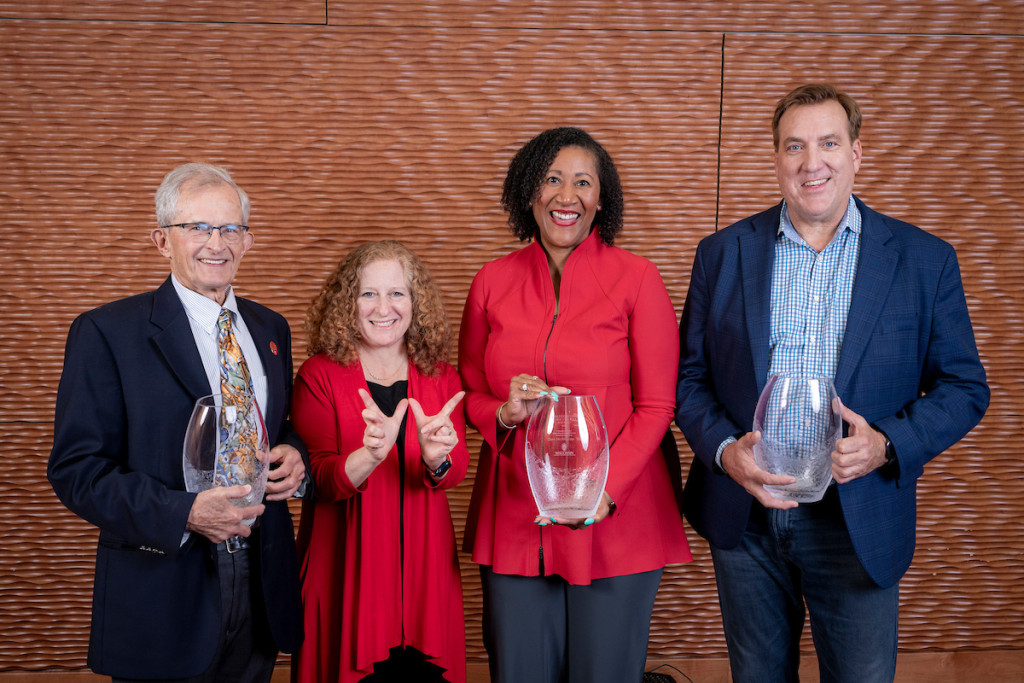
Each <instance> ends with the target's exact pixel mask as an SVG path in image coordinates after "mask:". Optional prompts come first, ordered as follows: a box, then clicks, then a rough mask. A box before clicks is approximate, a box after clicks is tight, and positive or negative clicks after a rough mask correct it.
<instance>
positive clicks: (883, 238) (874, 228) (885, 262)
mask: <svg viewBox="0 0 1024 683" xmlns="http://www.w3.org/2000/svg"><path fill="white" fill-rule="evenodd" d="M855 199H856V198H855ZM856 202H857V208H858V209H859V210H860V214H861V219H862V221H861V236H860V255H859V257H858V258H857V274H856V276H855V277H854V281H853V295H852V298H851V300H850V311H849V313H848V314H847V316H846V330H845V331H844V333H843V346H842V349H840V352H839V363H838V365H837V366H836V380H835V385H836V391H837V392H838V393H839V395H840V396H843V394H844V392H845V391H846V388H847V386H848V385H849V382H850V379H851V378H852V377H853V374H854V372H855V371H856V369H857V365H858V364H859V363H860V359H861V357H862V356H863V355H864V349H865V348H867V345H868V342H869V341H870V340H871V337H872V334H873V332H874V329H875V324H876V323H877V322H878V316H879V315H880V314H881V312H882V308H883V306H884V305H885V302H886V300H887V299H888V296H889V290H890V289H891V287H892V283H893V279H894V277H895V275H896V263H897V261H898V256H897V253H896V251H895V250H894V249H891V248H890V247H887V246H886V245H885V243H886V242H887V241H888V240H889V238H891V237H892V232H891V231H890V230H889V228H888V227H887V226H886V225H885V223H884V222H883V221H882V219H881V218H880V217H879V216H878V214H877V213H875V212H874V211H872V210H871V209H869V208H868V207H867V206H865V205H864V204H863V203H862V202H861V201H860V200H859V199H856Z"/></svg>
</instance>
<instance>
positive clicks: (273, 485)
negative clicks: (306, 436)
mask: <svg viewBox="0 0 1024 683" xmlns="http://www.w3.org/2000/svg"><path fill="white" fill-rule="evenodd" d="M275 463H276V465H277V466H276V467H275V466H274V465H275ZM270 465H271V469H270V474H269V475H268V476H267V500H288V499H289V498H291V497H292V496H294V495H295V492H296V491H298V490H299V486H301V485H302V480H303V479H305V477H306V465H305V463H303V462H302V455H301V454H299V451H298V450H296V449H295V447H294V446H289V445H288V444H284V443H283V444H280V445H277V446H274V447H273V448H271V449H270Z"/></svg>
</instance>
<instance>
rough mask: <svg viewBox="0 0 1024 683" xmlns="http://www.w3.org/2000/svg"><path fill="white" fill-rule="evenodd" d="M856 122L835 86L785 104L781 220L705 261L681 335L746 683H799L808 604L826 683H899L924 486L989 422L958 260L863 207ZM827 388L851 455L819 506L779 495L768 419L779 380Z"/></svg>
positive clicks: (719, 573)
mask: <svg viewBox="0 0 1024 683" xmlns="http://www.w3.org/2000/svg"><path fill="white" fill-rule="evenodd" d="M860 122H861V117H860V111H859V109H858V107H857V104H856V102H854V101H853V100H852V99H851V98H850V97H849V96H847V95H845V94H843V93H839V92H837V91H836V90H835V89H834V88H833V87H831V86H827V85H807V86H801V87H799V88H797V89H795V90H794V91H792V92H791V93H789V94H788V95H787V96H786V97H784V98H783V99H782V100H780V101H779V103H778V106H777V108H776V112H775V119H774V122H773V134H774V138H775V168H776V175H777V177H778V180H779V185H780V188H781V190H782V195H783V199H784V202H783V203H782V204H780V205H778V206H775V207H774V208H771V209H769V210H767V211H765V212H763V213H760V214H757V215H755V216H752V217H750V218H747V219H744V220H742V221H740V222H738V223H736V224H734V225H732V226H730V227H728V228H726V229H725V230H722V231H720V232H717V233H715V234H714V235H710V236H708V237H706V238H705V239H704V240H702V241H701V243H700V245H699V247H698V249H697V253H696V256H695V258H694V264H693V272H692V276H691V279H690V285H689V290H688V292H687V297H686V303H685V307H684V309H683V316H682V320H681V322H680V331H679V334H680V342H681V344H680V345H681V358H680V363H679V385H678V392H677V400H678V409H677V414H676V422H677V424H678V425H679V427H680V428H681V429H682V431H683V434H684V435H685V436H686V439H687V442H688V443H689V444H690V446H691V448H692V449H693V451H694V453H695V457H694V459H693V463H692V465H691V467H690V473H689V477H688V479H687V482H686V488H685V491H684V508H685V512H686V517H687V519H688V520H689V521H690V523H691V524H692V526H693V527H694V529H696V530H697V532H698V533H700V534H701V535H702V536H703V537H705V538H706V539H708V541H709V543H710V546H711V553H712V558H713V560H714V564H715V577H716V581H717V584H718V593H719V599H720V604H721V607H722V619H723V625H724V628H725V635H726V641H727V643H728V646H729V658H730V665H731V668H732V673H733V677H734V680H737V681H795V680H798V678H797V669H798V667H799V654H800V653H799V641H800V633H801V630H802V628H803V623H804V618H805V612H804V604H805V601H806V605H807V612H808V613H809V614H810V620H811V634H812V637H813V639H814V643H815V648H816V650H817V654H818V660H819V669H820V673H821V679H822V680H823V681H824V680H828V681H884V680H892V679H893V677H894V675H895V667H896V645H897V615H898V585H899V584H898V582H899V580H900V578H901V577H902V576H903V574H904V573H905V572H906V570H907V568H908V566H909V565H910V561H911V558H912V557H913V554H914V543H915V514H916V482H917V479H918V477H920V476H921V475H922V474H923V472H924V465H925V464H926V463H927V462H928V461H929V460H931V459H932V458H934V457H935V456H937V455H938V454H939V453H941V452H942V451H943V450H945V449H946V448H948V447H950V446H951V445H953V444H954V443H956V442H957V441H958V440H959V439H961V438H962V437H963V436H964V435H965V434H966V433H967V432H968V431H970V429H971V428H973V427H974V426H975V425H976V424H977V423H978V422H979V420H980V419H981V417H982V415H983V414H984V412H985V409H986V407H987V406H988V399H989V392H988V387H987V385H986V383H985V372H984V369H983V367H982V365H981V362H980V360H979V358H978V351H977V347H976V344H975V340H974V333H973V330H972V328H971V321H970V318H969V316H968V312H967V305H966V300H965V297H964V291H963V285H962V283H961V280H960V270H959V266H958V264H957V259H956V254H955V252H954V251H953V248H952V247H951V246H950V245H949V244H947V243H946V242H943V241H942V240H940V239H938V238H936V237H934V236H932V235H929V234H928V233H926V232H924V231H922V230H920V229H918V228H915V227H914V226H912V225H909V224H907V223H903V222H901V221H897V220H894V219H892V218H889V217H887V216H884V215H882V214H879V213H877V212H875V211H872V210H871V209H870V208H868V207H867V206H866V205H864V203H863V202H861V201H860V200H859V199H857V198H856V197H854V196H853V194H852V193H853V180H854V176H855V175H856V173H857V171H858V170H859V168H860V161H861V142H860ZM811 368H814V369H821V368H825V369H826V374H828V375H829V376H831V377H833V378H834V383H835V386H836V389H837V392H838V394H839V397H840V400H841V401H842V418H843V421H844V423H845V425H844V434H845V436H844V438H841V439H840V440H839V441H838V443H837V444H836V447H835V450H834V452H833V453H832V475H833V477H834V480H835V482H837V484H835V485H832V486H830V487H829V489H828V491H827V492H826V494H825V497H824V499H823V500H822V501H820V502H816V503H806V504H800V505H799V506H798V505H797V503H795V502H792V501H787V500H781V499H778V498H775V497H774V496H772V495H771V494H770V493H769V492H768V491H767V490H766V489H765V485H766V484H767V485H772V484H775V485H785V484H789V483H792V482H794V481H795V479H793V478H791V477H786V476H782V475H777V474H769V473H768V472H765V471H763V470H761V469H759V468H758V467H757V466H756V464H755V461H754V456H753V446H754V444H755V443H757V441H758V440H759V439H760V434H759V433H751V432H750V431H749V430H751V429H752V424H753V415H754V408H755V407H756V404H757V400H758V396H759V394H760V392H761V390H762V389H763V388H764V386H765V384H766V383H767V380H768V378H769V375H771V374H775V373H778V372H780V371H796V372H805V371H807V370H808V369H811Z"/></svg>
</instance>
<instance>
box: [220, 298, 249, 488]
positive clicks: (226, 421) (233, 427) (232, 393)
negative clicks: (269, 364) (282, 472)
mask: <svg viewBox="0 0 1024 683" xmlns="http://www.w3.org/2000/svg"><path fill="white" fill-rule="evenodd" d="M217 348H218V350H219V351H220V394H221V405H222V409H221V418H220V431H221V438H220V444H221V446H220V450H219V452H218V455H217V471H216V473H215V475H214V481H215V482H216V483H217V484H218V485H219V486H232V485H235V484H245V483H248V482H250V481H251V480H252V478H253V476H254V474H255V472H254V469H255V464H256V459H255V458H254V457H252V456H253V454H255V452H256V438H257V432H256V424H255V421H254V419H250V418H255V416H254V415H250V413H251V411H252V410H254V406H255V405H256V397H255V395H254V394H253V391H252V380H251V377H250V376H249V366H248V365H246V363H245V357H244V356H243V355H242V350H241V349H240V348H239V347H238V341H237V340H236V339H235V335H234V333H233V332H232V331H231V311H229V310H228V309H226V308H225V309H222V310H221V312H220V316H219V317H218V318H217Z"/></svg>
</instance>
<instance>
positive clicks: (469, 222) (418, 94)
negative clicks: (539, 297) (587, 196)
mask: <svg viewBox="0 0 1024 683" xmlns="http://www.w3.org/2000/svg"><path fill="white" fill-rule="evenodd" d="M0 32H2V33H0V39H2V45H3V47H0V50H2V51H3V52H2V54H3V59H4V62H5V66H6V68H5V70H4V71H3V74H2V75H0V84H2V85H0V87H2V90H3V92H4V94H5V97H4V99H3V101H2V103H0V123H2V127H0V140H2V145H3V149H4V155H5V161H6V162H7V163H5V164H3V165H2V166H0V196H2V197H3V200H2V201H3V202H4V215H5V223H4V227H3V233H2V239H3V249H2V250H0V269H2V272H3V273H4V278H5V282H4V286H3V288H2V293H0V295H2V296H3V300H4V303H5V306H4V310H5V322H6V325H5V333H4V337H3V344H4V348H3V350H4V352H5V355H4V356H3V357H2V358H0V367H2V369H3V373H4V380H3V381H4V384H5V387H6V388H7V391H6V392H5V393H4V396H3V397H0V402H2V405H3V406H4V408H5V409H7V414H12V411H14V410H20V411H25V410H27V411H28V412H27V414H28V415H30V416H31V417H30V419H31V420H32V421H33V422H34V423H36V424H43V425H44V426H45V427H47V428H48V425H45V423H46V422H47V421H49V420H50V418H51V415H52V402H53V397H54V392H55V389H56V382H57V379H58V376H59V370H60V360H61V352H62V348H63V337H64V335H65V333H66V330H67V327H68V325H69V324H70V321H71V320H72V318H73V317H74V316H75V315H76V314H77V313H79V312H81V311H82V310H85V309H88V308H90V307H92V306H95V305H97V304H99V303H102V302H104V301H107V300H110V299H112V298H116V297H120V296H125V295H127V294H131V293H134V292H137V291H141V290H144V289H146V288H151V287H153V286H155V285H156V284H157V283H158V282H159V281H160V279H162V277H163V275H162V274H163V273H166V269H167V266H166V262H164V261H163V260H162V259H161V258H160V257H159V256H158V255H157V254H156V253H155V249H154V248H153V247H152V246H151V245H150V244H149V243H148V234H149V231H150V230H151V229H152V226H153V218H152V209H151V206H152V193H153V190H154V189H155V187H156V185H157V184H158V183H159V180H160V178H161V176H162V174H163V173H164V172H165V171H167V170H168V169H169V168H171V167H173V166H174V165H176V164H178V163H180V162H182V161H185V160H189V159H194V158H203V159H209V160H212V161H215V162H218V163H224V164H226V165H227V166H229V167H230V168H231V169H233V170H234V171H235V175H236V177H237V178H238V180H239V181H240V183H241V184H242V185H243V186H244V187H245V188H246V189H247V190H248V191H249V192H250V194H251V195H252V197H253V214H252V218H251V220H250V223H251V224H252V225H253V227H254V232H255V235H256V246H255V247H254V249H253V251H252V252H250V254H249V255H248V256H247V258H246V262H245V263H244V265H243V267H242V272H241V274H240V278H239V282H238V290H239V291H240V292H242V293H244V294H246V295H249V296H253V297H254V298H256V299H258V300H260V301H262V302H264V303H267V304H268V305H270V306H272V307H274V308H276V309H278V310H280V311H282V312H283V313H285V314H286V315H287V316H288V318H289V320H290V321H291V323H292V326H293V330H294V331H295V334H296V336H297V337H298V342H299V343H298V345H297V346H298V349H297V352H296V360H297V361H301V359H302V357H303V355H304V354H303V352H302V343H303V341H302V340H303V337H304V334H303V332H302V320H303V313H304V309H305V306H306V303H307V302H308V300H309V298H310V297H311V296H312V295H313V294H314V292H315V291H316V290H317V289H318V288H319V286H320V283H321V282H322V281H323V278H324V277H325V276H326V275H327V273H328V271H329V270H330V269H331V268H332V267H333V266H334V265H335V264H336V263H337V261H338V259H339V258H340V257H341V256H342V255H343V254H344V253H345V252H346V251H347V250H348V249H349V248H351V247H352V246H353V245H355V244H356V243H358V242H361V241H364V240H367V239H374V238H381V237H400V238H401V239H403V240H404V241H406V242H407V243H408V244H410V245H411V246H412V247H413V248H414V249H416V250H417V251H418V252H419V253H421V254H422V255H423V256H424V258H425V259H426V260H427V262H428V263H429V265H430V267H431V269H432V271H433V272H434V274H435V276H437V278H438V279H439V280H440V282H441V285H442V287H443V289H444V291H445V293H446V295H447V302H448V310H449V313H450V315H451V317H452V319H453V321H454V322H455V323H456V326H457V322H458V319H459V317H460V315H461V303H462V300H463V298H464V294H465V292H466V291H467V290H468V288H469V283H470V280H471V278H472V276H473V274H474V273H475V272H476V270H477V269H478V268H479V267H480V266H481V265H482V264H483V263H485V262H486V261H488V260H490V259H493V258H495V257H497V256H499V255H501V254H504V253H507V252H508V251H509V250H511V249H513V248H515V246H516V245H515V244H514V243H513V241H512V240H511V238H510V235H509V234H508V232H507V230H506V228H505V227H504V215H503V213H502V212H501V210H500V207H499V205H498V197H499V195H500V186H501V180H502V178H503V175H504V169H505V167H506V166H507V163H508V160H509V159H510V158H511V155H512V154H513V152H514V151H515V150H516V149H517V148H518V147H519V146H520V145H521V144H522V143H523V142H525V140H526V139H528V138H529V137H531V136H532V135H534V134H536V133H537V132H539V131H541V130H543V129H545V128H547V127H550V126H553V125H558V124H565V123H573V124H579V125H582V126H585V127H586V128H588V129H589V130H590V131H591V132H592V133H593V134H594V135H595V136H597V137H598V139H601V140H603V141H605V142H606V143H607V145H608V148H609V149H610V151H611V152H612V154H613V155H614V157H615V158H616V159H617V161H618V164H619V166H620V168H621V172H622V178H623V183H624V185H625V187H626V190H627V226H626V232H625V234H624V235H623V237H622V244H624V245H625V246H627V247H632V248H635V249H636V251H638V252H641V253H644V254H646V255H648V256H650V257H651V258H653V259H654V260H655V261H656V262H657V263H658V265H659V266H660V267H661V268H662V271H663V273H664V275H665V278H666V280H667V282H668V285H669V288H670V291H671V292H672V294H673V297H674V299H675V300H676V302H678V303H681V301H682V296H683V292H684V291H685V277H686V272H687V270H688V267H689V258H690V257H691V256H692V252H693V248H694V246H695V244H696V241H697V239H698V238H699V237H700V236H701V235H703V234H705V233H706V232H707V231H709V230H711V229H713V226H714V220H715V219H714V207H715V197H714V192H715V165H716V150H715V147H716V142H717V125H718V123H717V114H718V106H719V99H720V93H719V83H720V64H721V53H720V48H721V39H720V37H717V36H706V35H697V36H693V35H684V36H680V35H675V34H666V35H663V36H660V37H659V40H658V41H651V40H648V39H647V37H646V36H644V35H642V34H636V33H630V32H592V33H587V34H583V33H579V32H575V33H570V34H567V35H566V34H562V33H559V32H554V31H534V32H529V33H526V34H522V35H519V34H517V35H514V36H510V35H509V34H507V33H503V32H499V31H469V30H449V31H442V30H438V29H426V30H423V31H418V32H415V33H413V34H410V33H409V32H408V31H405V30H395V29H383V28H371V29H361V30H359V31H348V30H341V29H323V28H321V29H317V30H316V31H311V30H310V29H308V28H296V27H280V26H258V27H254V26H237V25H225V26H219V27H218V29H217V31H209V30H204V29H202V28H200V27H196V26H191V25H178V24H131V23H122V22H118V23H104V22H100V23H89V22H55V23H48V22H29V21H7V22H0ZM29 235H30V236H31V239H26V236H29ZM41 330H43V332H42V333H41ZM29 340H31V342H30V341H29ZM36 436H37V437H38V439H37V440H36V441H34V442H33V446H34V450H33V452H32V453H31V454H24V455H30V456H31V458H32V460H33V462H34V463H35V466H36V469H35V473H34V477H33V478H32V480H33V481H34V482H36V483H37V484H38V487H39V490H38V491H37V492H34V493H32V494H31V496H30V498H31V501H32V502H33V504H39V505H42V506H43V507H44V509H46V508H49V509H52V510H53V511H54V512H55V513H56V512H58V511H59V510H60V507H59V504H58V503H57V501H56V500H55V499H54V498H53V496H52V494H51V493H49V491H48V490H47V487H46V485H45V482H44V481H43V480H42V479H41V477H42V474H43V471H44V466H45V455H46V452H47V450H48V443H47V441H48V434H47V433H46V432H45V430H41V433H39V434H37V435H36ZM2 447H3V448H9V444H5V445H4V446H2ZM24 455H22V457H24ZM468 495H469V487H468V486H465V487H463V488H461V489H459V490H458V491H457V492H456V493H455V494H454V495H453V497H452V498H453V508H454V509H455V511H456V517H457V520H456V526H457V528H458V529H459V530H460V532H461V528H462V520H463V519H464V516H465V508H466V504H467V501H468ZM19 500H20V498H19ZM20 508H21V506H20V505H14V506H11V507H9V508H7V511H6V512H0V516H3V515H7V516H10V517H14V516H16V515H18V514H19V509H20ZM61 520H62V522H63V523H66V524H67V525H68V526H69V527H70V528H71V529H73V530H74V531H73V533H72V535H71V538H70V539H69V541H68V542H67V543H62V544H61V546H60V550H59V553H60V555H62V556H70V557H76V558H87V557H89V556H91V553H92V544H93V542H94V541H93V538H94V536H93V535H92V533H91V531H90V530H89V528H88V526H87V525H85V524H84V523H82V522H78V521H74V520H73V519H71V518H68V517H66V516H63V517H61ZM6 542H7V541H5V540H3V539H0V554H3V551H4V550H6V548H4V547H3V544H4V543H6ZM19 572H20V570H18V569H14V572H13V578H12V579H11V580H17V581H21V580H22V579H21V575H20V573H19ZM465 573H466V576H467V586H468V587H469V594H470V598H469V599H468V600H467V605H468V607H467V609H468V610H469V611H470V615H471V625H470V643H471V650H472V656H474V657H479V656H480V653H481V646H480V639H479V627H478V624H479V621H478V614H479V597H478V590H477V589H475V585H476V582H477V578H476V573H475V569H474V568H473V567H472V566H471V564H470V563H469V562H468V561H467V563H466V570H465ZM60 578H61V580H62V582H63V584H64V585H63V587H62V589H61V590H60V591H59V592H56V591H55V590H54V586H53V585H47V584H37V590H38V592H39V593H38V595H39V599H41V600H44V601H46V600H51V601H53V602H55V603H59V602H61V601H63V600H65V599H71V600H74V601H77V603H76V611H75V613H76V615H78V616H80V617H81V616H82V615H85V614H87V612H88V610H87V605H88V596H89V593H90V586H91V584H90V582H91V571H88V565H87V563H86V567H85V570H84V571H82V572H80V573H75V574H71V573H69V574H67V575H64V576H61V577H60ZM2 580H3V579H0V581H2ZM30 584H31V582H30ZM704 590H705V591H707V590H709V589H708V585H707V584H705V585H704ZM474 615H476V620H475V621H474V620H473V617H474ZM5 626H6V625H5ZM50 627H51V622H50V620H49V619H48V618H41V619H40V620H39V621H36V617H35V615H34V614H31V613H28V614H25V615H24V616H23V617H22V618H21V619H19V620H18V621H17V622H14V621H12V622H11V623H10V628H11V629H13V631H12V632H14V633H17V634H25V635H26V636H27V634H31V633H39V632H45V631H46V630H47V629H48V628H50ZM707 628H708V629H709V630H710V629H711V628H713V625H709V626H708V627H707ZM76 635H77V640H76V641H75V642H74V643H67V642H60V641H54V640H47V641H45V642H36V643H35V647H36V648H38V652H39V661H40V663H42V662H45V661H46V660H47V658H49V657H51V656H52V657H56V652H58V651H59V652H63V651H66V650H67V649H68V648H69V647H71V648H72V649H75V650H76V651H77V652H78V653H79V656H81V653H82V652H83V651H84V644H85V638H86V629H84V628H81V629H79V630H78V631H77V633H76ZM35 640H38V639H35ZM13 642H16V641H15V640H12V641H6V642H3V643H0V662H2V661H4V652H3V648H6V647H11V645H10V644H9V643H13ZM24 655H25V653H24V652H23V651H20V650H19V651H17V652H8V653H7V656H6V661H8V662H12V663H13V662H24V661H25V660H24ZM79 661H80V660H79Z"/></svg>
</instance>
